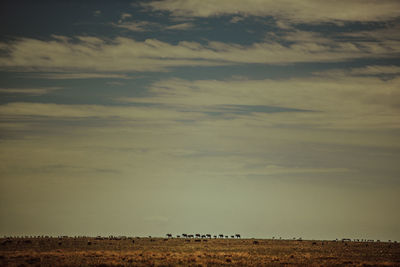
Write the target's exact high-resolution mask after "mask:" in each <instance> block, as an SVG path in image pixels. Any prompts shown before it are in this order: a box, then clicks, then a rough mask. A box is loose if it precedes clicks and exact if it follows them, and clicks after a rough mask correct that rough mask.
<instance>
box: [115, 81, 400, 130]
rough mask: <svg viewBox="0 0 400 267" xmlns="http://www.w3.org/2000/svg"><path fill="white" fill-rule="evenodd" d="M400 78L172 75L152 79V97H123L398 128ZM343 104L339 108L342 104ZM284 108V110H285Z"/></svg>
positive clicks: (314, 122)
mask: <svg viewBox="0 0 400 267" xmlns="http://www.w3.org/2000/svg"><path fill="white" fill-rule="evenodd" d="M399 84H400V80H399V78H394V79H391V80H382V79H380V78H379V77H363V76H361V77H357V76H344V75H343V76H337V75H335V76H330V75H329V74H327V75H322V74H321V75H320V76H316V77H308V78H293V79H288V80H270V79H264V80H244V81H237V80H228V81H216V80H199V81H186V80H181V79H170V80H164V81H160V82H156V83H154V84H153V85H152V86H151V87H150V96H148V97H136V98H123V99H120V100H121V101H127V102H140V103H157V104H164V105H175V106H181V107H188V108H189V107H191V108H189V109H194V110H196V108H203V109H204V111H207V109H209V111H210V112H218V110H215V109H214V107H215V106H226V105H249V106H253V107H256V106H259V105H264V106H272V107H284V108H291V109H296V110H298V111H302V110H303V111H304V110H306V111H307V110H309V111H314V112H296V113H285V112H281V113H278V114H276V116H275V115H274V116H268V115H267V114H266V113H263V112H258V111H257V109H254V110H253V112H252V113H251V114H252V115H251V117H252V118H251V120H253V119H254V120H255V121H258V120H259V119H260V120H262V118H263V119H265V121H264V123H272V124H274V125H279V124H280V125H288V126H289V125H292V126H293V125H297V126H299V127H301V125H308V126H310V127H317V128H320V127H322V128H355V129H356V128H357V129H360V128H374V127H376V128H397V127H399V124H398V117H399V115H400V109H399V108H398V107H400V102H399V100H398V99H400V95H399V92H398V89H397V88H398V85H399ZM339 107H340V108H339ZM282 111H283V110H282Z"/></svg>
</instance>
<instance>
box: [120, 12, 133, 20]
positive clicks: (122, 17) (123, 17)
mask: <svg viewBox="0 0 400 267" xmlns="http://www.w3.org/2000/svg"><path fill="white" fill-rule="evenodd" d="M131 17H132V15H131V14H129V13H122V14H121V19H122V20H125V19H127V18H131Z"/></svg>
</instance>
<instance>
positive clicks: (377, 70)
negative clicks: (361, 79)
mask: <svg viewBox="0 0 400 267" xmlns="http://www.w3.org/2000/svg"><path fill="white" fill-rule="evenodd" d="M351 74H353V75H385V74H389V75H400V67H399V66H390V65H389V66H383V65H382V66H380V65H372V66H366V67H363V68H354V69H352V70H351Z"/></svg>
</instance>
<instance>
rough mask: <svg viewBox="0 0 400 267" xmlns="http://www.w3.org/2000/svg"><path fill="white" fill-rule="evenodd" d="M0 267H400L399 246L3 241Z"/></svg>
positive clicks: (212, 241) (292, 242) (291, 242)
mask: <svg viewBox="0 0 400 267" xmlns="http://www.w3.org/2000/svg"><path fill="white" fill-rule="evenodd" d="M0 265H1V266H29V265H34V266H39V265H40V266H112V265H118V266H131V265H132V266H219V265H233V266H263V265H264V266H265V265H267V266H282V265H312V266H335V265H346V266H400V244H399V243H386V242H341V241H339V242H335V241H297V240H269V239H183V238H170V239H164V238H127V239H121V240H112V239H95V238H12V239H6V238H2V239H0Z"/></svg>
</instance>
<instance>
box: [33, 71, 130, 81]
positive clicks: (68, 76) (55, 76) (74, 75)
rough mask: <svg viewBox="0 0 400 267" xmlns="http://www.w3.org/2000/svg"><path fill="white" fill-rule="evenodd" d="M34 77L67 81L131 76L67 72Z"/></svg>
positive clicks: (127, 77) (126, 76)
mask: <svg viewBox="0 0 400 267" xmlns="http://www.w3.org/2000/svg"><path fill="white" fill-rule="evenodd" d="M34 76H35V77H38V78H42V79H52V80H69V79H132V77H131V76H128V75H126V74H117V73H82V72H76V73H68V72H59V73H44V74H42V73H39V74H35V75H34Z"/></svg>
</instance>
